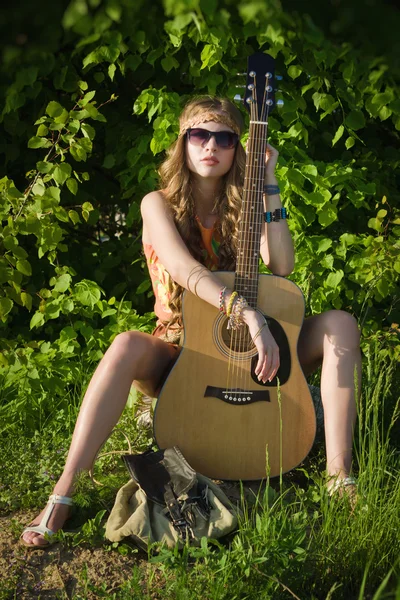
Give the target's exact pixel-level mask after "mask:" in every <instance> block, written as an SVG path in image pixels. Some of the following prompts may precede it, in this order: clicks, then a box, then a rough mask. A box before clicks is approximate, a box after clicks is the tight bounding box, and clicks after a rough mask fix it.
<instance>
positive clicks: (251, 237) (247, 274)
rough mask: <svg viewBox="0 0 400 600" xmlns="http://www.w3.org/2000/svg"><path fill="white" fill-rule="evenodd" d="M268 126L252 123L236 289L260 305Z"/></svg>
mask: <svg viewBox="0 0 400 600" xmlns="http://www.w3.org/2000/svg"><path fill="white" fill-rule="evenodd" d="M267 129H268V123H267V122H265V123H261V122H258V123H252V122H250V129H249V141H248V144H247V157H246V170H245V179H244V189H243V203H242V213H241V222H240V226H239V240H240V241H239V246H238V253H237V260H236V273H235V290H237V292H238V293H239V294H240V295H243V296H244V297H245V298H246V300H247V301H248V303H249V305H250V306H252V307H253V308H256V306H257V295H258V264H259V254H260V242H261V230H262V226H263V213H264V204H263V188H264V177H265V155H266V150H267Z"/></svg>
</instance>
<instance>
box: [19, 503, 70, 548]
mask: <svg viewBox="0 0 400 600" xmlns="http://www.w3.org/2000/svg"><path fill="white" fill-rule="evenodd" d="M49 504H50V502H48V503H47V504H46V506H45V508H44V509H43V510H42V512H41V513H40V514H39V515H38V516H37V517H36V519H34V521H33V522H32V523H30V525H29V527H35V526H38V525H39V524H40V522H41V520H42V519H43V517H44V516H45V513H46V510H47V509H48V506H49ZM70 511H71V506H70V505H68V504H61V503H58V502H57V503H53V504H52V512H51V515H50V518H49V519H48V522H47V523H46V527H47V528H48V529H51V531H52V532H53V533H56V532H57V531H59V530H60V529H61V528H62V527H63V525H64V523H65V521H66V520H67V518H68V517H69V515H70ZM21 537H22V543H23V544H24V545H26V546H34V547H38V548H40V547H42V548H44V547H46V546H48V545H49V541H48V540H46V539H45V537H44V535H42V534H40V533H37V532H35V531H25V532H24V533H23V534H22V536H21Z"/></svg>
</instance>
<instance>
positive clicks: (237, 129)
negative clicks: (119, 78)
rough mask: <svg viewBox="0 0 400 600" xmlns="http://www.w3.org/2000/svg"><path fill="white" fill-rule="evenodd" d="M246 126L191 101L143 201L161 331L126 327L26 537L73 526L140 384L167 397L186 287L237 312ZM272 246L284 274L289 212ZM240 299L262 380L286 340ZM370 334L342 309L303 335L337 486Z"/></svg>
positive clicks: (269, 177)
mask: <svg viewBox="0 0 400 600" xmlns="http://www.w3.org/2000/svg"><path fill="white" fill-rule="evenodd" d="M242 130H243V122H242V118H241V115H240V112H239V111H238V109H237V108H236V107H235V106H234V105H233V104H232V103H231V102H229V101H228V100H224V99H218V98H211V97H206V98H201V99H197V100H194V101H192V102H190V103H189V104H188V105H187V106H186V107H185V109H184V110H183V112H182V115H181V117H180V134H179V136H178V139H177V140H176V142H175V143H174V144H173V145H172V147H171V149H170V150H169V152H168V156H167V159H166V160H165V162H164V163H163V165H162V166H161V170H160V175H161V183H162V189H161V190H159V191H155V192H152V193H150V194H148V195H147V196H146V197H145V198H144V199H143V202H142V205H141V210H142V216H143V244H144V251H145V255H146V259H147V263H148V266H149V271H150V275H151V278H152V283H153V289H154V293H155V298H156V304H155V312H156V315H157V317H158V322H157V327H156V329H155V331H154V332H153V335H148V334H145V333H142V332H139V331H126V332H124V333H122V334H119V335H118V336H117V337H116V338H115V339H114V341H113V343H112V344H111V346H110V348H109V349H108V350H107V352H106V353H105V355H104V357H103V359H102V360H101V362H100V364H99V365H98V367H97V369H96V372H95V373H94V375H93V377H92V380H91V381H90V384H89V386H88V389H87V391H86V394H85V397H84V400H83V403H82V407H81V410H80V413H79V416H78V420H77V423H76V427H75V431H74V434H73V438H72V443H71V447H70V450H69V453H68V458H67V461H66V465H65V468H64V471H63V474H62V475H61V477H60V479H59V480H58V482H57V483H56V485H55V487H54V490H53V495H52V496H51V497H50V499H49V503H48V504H47V506H46V508H45V509H44V510H43V511H42V513H40V515H39V516H38V517H37V519H35V521H34V523H33V524H32V525H31V527H29V528H27V529H26V530H25V531H24V532H23V534H22V540H23V543H24V544H26V545H28V546H31V547H40V546H45V545H48V541H47V540H46V539H45V538H44V535H43V533H44V532H45V531H46V532H47V533H48V534H50V535H51V533H52V532H56V531H58V530H59V529H60V528H61V527H62V526H63V524H64V522H65V520H66V518H67V516H68V513H69V505H70V504H71V503H72V501H71V499H70V496H71V494H72V492H73V488H74V479H75V476H76V474H77V473H78V472H79V471H81V470H89V469H90V468H91V467H92V463H93V461H94V459H95V456H96V453H97V451H98V450H99V448H100V447H101V445H102V444H103V443H104V441H105V440H106V439H107V437H108V436H109V435H110V433H111V431H112V429H113V428H114V426H115V425H116V423H117V421H118V419H119V417H120V415H121V413H122V411H123V409H124V406H125V403H126V400H127V397H128V394H129V390H130V387H131V385H132V383H134V385H135V386H136V387H137V388H138V389H140V390H141V391H142V392H144V393H146V394H147V395H149V396H151V397H155V396H157V393H158V390H159V388H160V384H161V383H162V380H163V378H164V377H165V374H166V373H168V371H169V370H170V368H171V366H172V364H173V362H174V361H175V360H176V358H177V355H178V352H179V347H178V345H177V344H176V342H177V340H178V339H179V337H180V333H181V295H182V291H183V290H184V289H188V290H190V291H191V292H193V293H196V294H197V296H198V297H199V298H201V299H202V300H203V301H204V302H209V303H210V304H212V305H213V306H215V307H216V308H218V307H219V305H220V301H221V298H222V302H223V303H224V307H225V309H228V311H229V308H231V309H232V312H234V303H235V302H232V300H233V301H235V298H233V299H232V290H225V291H224V293H223V294H221V291H222V284H221V282H220V281H219V279H218V276H217V275H216V274H215V273H214V272H213V271H215V270H216V269H217V268H219V269H221V270H234V268H235V254H236V245H237V240H238V224H239V220H240V209H241V191H242V188H243V176H244V175H243V174H244V165H245V151H244V150H243V147H242V146H241V144H240V142H239V136H240V134H241V133H242ZM277 159H278V152H277V151H276V150H275V149H274V148H273V147H272V146H268V150H267V156H266V175H265V183H266V184H267V185H268V186H272V187H270V188H268V190H271V191H272V194H271V195H266V196H265V198H264V203H265V210H266V211H274V210H275V209H277V208H281V207H282V203H281V199H280V196H279V193H277V191H278V190H276V189H275V190H274V187H275V188H276V186H277V180H276V178H275V166H276V163H277ZM261 257H262V260H263V261H264V263H265V264H266V265H267V267H268V268H269V269H270V271H271V272H272V273H273V274H276V275H281V276H287V275H289V274H290V273H291V271H292V270H293V266H294V252H293V243H292V239H291V235H290V232H289V229H288V226H287V222H286V220H284V219H281V220H280V221H279V222H272V223H268V224H265V225H264V226H263V231H262V236H261ZM229 304H230V305H231V306H228V305H229ZM237 304H238V308H237V310H236V313H235V315H236V316H235V318H236V319H237V321H238V322H244V323H245V324H246V325H247V326H248V328H249V332H250V335H251V336H252V338H253V339H254V344H255V346H256V348H257V351H258V363H257V367H256V374H257V375H258V379H259V380H262V381H263V382H266V381H267V380H269V381H270V380H272V378H273V377H274V376H275V374H276V372H277V370H278V368H279V364H280V363H279V348H278V345H277V344H276V342H275V340H274V338H273V336H272V335H271V332H270V330H269V329H268V326H267V325H266V322H265V320H264V318H263V317H262V315H261V314H259V313H258V312H256V311H255V310H253V309H251V308H250V307H248V306H246V304H245V303H244V302H242V303H241V304H240V303H238V302H237ZM359 339H360V335H359V330H358V327H357V323H356V320H355V319H354V318H353V317H352V316H351V315H350V314H348V313H346V312H344V311H339V310H331V311H328V312H326V313H323V314H321V315H316V316H313V317H309V318H307V319H306V320H305V322H304V324H303V327H302V330H301V334H300V339H299V344H298V355H299V359H300V363H301V366H302V368H303V371H304V373H305V375H306V376H307V375H309V374H311V373H312V372H313V371H315V370H316V369H317V368H318V367H319V366H320V365H322V373H321V395H322V402H323V407H324V419H325V438H326V453H327V474H328V481H327V485H328V487H330V489H331V491H332V490H333V489H338V488H339V489H340V490H341V491H343V490H350V489H351V488H354V480H353V479H352V478H350V477H349V473H350V469H351V455H352V434H353V426H354V421H355V418H356V402H355V390H354V372H355V370H356V371H357V373H358V377H359V378H360V373H361V357H360V349H359ZM358 389H360V385H358ZM39 523H40V524H41V526H39V527H38V524H39ZM46 527H47V529H46Z"/></svg>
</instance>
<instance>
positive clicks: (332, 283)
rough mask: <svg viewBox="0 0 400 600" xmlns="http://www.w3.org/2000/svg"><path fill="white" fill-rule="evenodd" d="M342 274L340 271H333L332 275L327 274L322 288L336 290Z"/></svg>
mask: <svg viewBox="0 0 400 600" xmlns="http://www.w3.org/2000/svg"><path fill="white" fill-rule="evenodd" d="M343 276H344V273H343V271H342V270H341V269H339V270H338V271H335V272H334V273H329V275H328V277H327V278H326V280H325V283H324V287H330V288H334V289H335V288H337V286H338V285H339V283H340V282H341V281H342V279H343Z"/></svg>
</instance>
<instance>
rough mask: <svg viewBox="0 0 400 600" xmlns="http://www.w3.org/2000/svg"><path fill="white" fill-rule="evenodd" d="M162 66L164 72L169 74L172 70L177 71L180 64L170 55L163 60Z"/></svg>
mask: <svg viewBox="0 0 400 600" xmlns="http://www.w3.org/2000/svg"><path fill="white" fill-rule="evenodd" d="M161 66H162V68H163V69H164V71H166V72H167V73H169V72H170V71H171V69H177V68H178V67H179V63H178V61H177V60H176V58H174V57H173V56H171V55H168V56H167V57H166V58H163V59H162V61H161Z"/></svg>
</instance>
